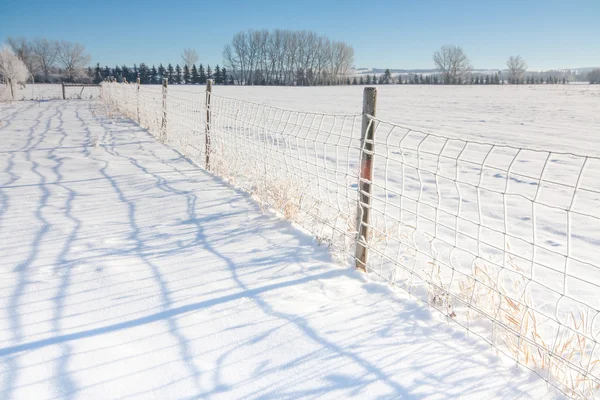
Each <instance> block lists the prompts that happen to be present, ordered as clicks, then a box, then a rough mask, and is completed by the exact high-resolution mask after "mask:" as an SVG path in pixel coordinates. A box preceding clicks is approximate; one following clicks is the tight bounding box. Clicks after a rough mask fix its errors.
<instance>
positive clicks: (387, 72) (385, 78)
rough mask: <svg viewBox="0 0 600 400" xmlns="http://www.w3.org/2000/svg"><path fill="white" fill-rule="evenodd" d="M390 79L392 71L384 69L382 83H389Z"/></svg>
mask: <svg viewBox="0 0 600 400" xmlns="http://www.w3.org/2000/svg"><path fill="white" fill-rule="evenodd" d="M391 81H392V73H391V72H390V70H389V69H386V70H385V72H384V74H383V83H385V84H389V83H390V82H391Z"/></svg>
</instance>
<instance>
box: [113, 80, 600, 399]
mask: <svg viewBox="0 0 600 400" xmlns="http://www.w3.org/2000/svg"><path fill="white" fill-rule="evenodd" d="M102 91H103V93H102V96H103V99H104V100H105V101H106V102H107V103H108V104H110V105H112V106H114V107H115V108H116V109H117V110H118V111H119V112H121V113H123V114H125V115H127V116H128V117H130V118H132V119H136V120H137V121H139V122H140V124H141V125H143V126H145V127H147V128H148V129H149V131H150V132H151V133H152V134H154V135H155V136H156V137H157V138H159V139H162V140H164V141H166V142H168V143H169V144H171V145H173V146H174V147H175V148H177V149H179V150H180V151H181V152H182V153H184V154H185V155H187V156H188V157H190V158H192V159H194V160H195V161H196V162H198V163H199V164H200V165H201V166H203V167H205V168H207V169H209V170H211V171H212V172H213V173H215V174H216V175H219V176H221V177H223V178H224V179H226V180H228V181H230V182H231V183H233V184H234V185H236V186H238V187H240V188H242V189H244V190H246V191H248V192H249V193H251V194H252V195H253V197H254V198H255V199H257V201H258V202H259V203H260V204H261V205H263V207H267V208H272V209H275V210H276V211H278V212H280V213H281V214H283V215H284V216H285V217H286V218H289V219H291V220H293V221H296V222H297V223H298V224H299V225H301V226H302V227H304V228H305V229H306V230H308V231H309V232H311V233H312V234H314V235H315V236H316V237H317V239H318V240H319V241H320V242H322V243H326V244H328V245H329V246H330V247H331V248H332V250H333V254H334V255H337V256H339V257H341V258H343V259H344V260H345V261H350V260H353V258H354V254H355V246H356V241H357V232H358V230H359V228H360V226H359V224H361V222H357V202H358V200H359V187H362V185H361V186H359V185H360V184H361V183H363V181H362V180H361V178H360V177H359V165H360V159H361V156H362V154H363V153H365V152H367V150H366V148H367V147H371V146H366V144H372V145H373V150H372V151H368V152H369V153H370V154H371V155H372V156H373V160H374V167H373V168H374V174H373V181H372V182H369V183H370V184H371V185H370V186H371V187H372V193H367V195H368V196H370V198H371V222H370V226H369V228H370V234H369V237H368V238H366V240H367V246H368V249H369V260H368V263H367V270H368V271H369V272H370V273H371V274H373V275H374V276H377V277H378V278H379V279H381V280H384V281H386V282H388V283H390V284H391V285H392V286H393V287H398V288H402V289H403V290H406V291H408V292H409V293H411V295H412V296H414V297H415V298H417V299H419V300H421V301H423V302H426V303H427V304H428V305H430V306H431V307H433V308H434V309H436V310H438V311H440V312H441V313H443V314H444V315H445V316H446V318H447V319H448V321H453V322H456V323H457V324H459V325H461V326H462V327H464V328H466V329H467V330H468V331H469V332H471V333H473V334H475V335H477V336H479V337H481V338H482V339H483V340H485V341H486V342H487V343H489V344H490V345H491V346H493V347H494V348H495V349H497V350H498V351H500V352H502V353H504V354H506V355H508V356H510V357H511V358H513V359H515V360H516V361H517V362H518V363H520V364H522V365H525V366H527V367H528V368H530V369H532V370H533V371H534V372H535V373H537V374H538V375H540V376H542V377H543V378H544V379H546V380H547V381H548V382H549V383H550V384H552V385H553V386H555V387H557V388H559V389H560V390H562V391H563V392H564V393H566V394H567V395H569V396H572V397H579V398H593V397H594V395H595V394H597V392H598V387H599V385H600V348H599V347H598V335H599V332H600V317H598V315H599V310H600V296H599V295H598V293H600V290H599V289H600V263H598V261H597V259H596V254H597V253H598V250H599V249H600V225H599V220H600V180H599V179H597V176H598V173H599V172H600V159H598V158H593V157H587V156H579V155H575V154H570V153H557V152H545V151H537V150H529V149H523V148H516V147H510V146H498V145H494V144H487V143H476V142H468V141H464V140H457V139H452V138H447V137H443V136H438V135H434V134H428V133H423V132H418V131H414V130H410V129H408V128H404V127H402V126H399V125H397V124H393V123H390V122H386V121H383V120H381V119H377V118H374V117H372V116H366V117H367V118H368V124H369V126H373V127H374V130H375V135H374V140H373V141H371V142H368V141H363V142H361V120H362V118H363V116H362V115H331V114H318V113H307V112H300V111H291V110H285V109H280V108H276V107H270V106H266V105H262V104H255V103H252V102H247V101H242V100H237V99H231V98H226V97H222V96H218V95H215V94H211V93H206V92H186V91H180V90H168V91H167V93H166V95H165V96H163V92H162V89H161V88H160V87H140V88H139V89H138V88H137V85H122V84H114V83H111V84H104V85H103V87H102ZM207 131H208V132H210V135H209V138H210V140H209V141H208V143H207V140H206V138H207ZM360 220H361V219H360V218H359V219H358V221H360ZM449 345H450V344H449Z"/></svg>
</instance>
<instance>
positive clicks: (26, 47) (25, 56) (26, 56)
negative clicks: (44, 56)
mask: <svg viewBox="0 0 600 400" xmlns="http://www.w3.org/2000/svg"><path fill="white" fill-rule="evenodd" d="M6 44H7V45H8V47H9V48H10V49H11V50H12V52H13V54H14V55H16V56H17V57H18V58H19V59H20V60H21V61H23V63H24V64H25V66H26V67H27V70H28V71H29V72H30V73H31V74H34V73H35V72H36V70H35V67H36V64H37V63H36V60H35V54H34V53H33V49H32V46H31V43H29V42H28V41H27V39H26V38H24V37H11V36H9V37H7V38H6Z"/></svg>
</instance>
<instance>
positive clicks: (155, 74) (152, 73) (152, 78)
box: [150, 65, 159, 84]
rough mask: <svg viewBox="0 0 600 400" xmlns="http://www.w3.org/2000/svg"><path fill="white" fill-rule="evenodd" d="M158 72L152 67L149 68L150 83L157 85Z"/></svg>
mask: <svg viewBox="0 0 600 400" xmlns="http://www.w3.org/2000/svg"><path fill="white" fill-rule="evenodd" d="M158 79H159V78H158V71H157V70H156V67H155V66H154V65H153V66H152V68H150V83H153V84H155V83H158Z"/></svg>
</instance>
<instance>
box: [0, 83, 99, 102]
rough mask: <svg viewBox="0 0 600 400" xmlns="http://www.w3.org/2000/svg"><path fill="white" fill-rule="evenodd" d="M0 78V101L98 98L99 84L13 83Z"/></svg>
mask: <svg viewBox="0 0 600 400" xmlns="http://www.w3.org/2000/svg"><path fill="white" fill-rule="evenodd" d="M13 92H14V93H13ZM13 92H11V89H10V87H9V85H8V84H6V83H4V82H2V81H1V80H0V101H11V100H60V99H65V100H71V99H82V100H92V99H98V98H100V85H90V84H79V83H35V84H32V83H28V84H27V85H20V84H17V85H14V86H13Z"/></svg>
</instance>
